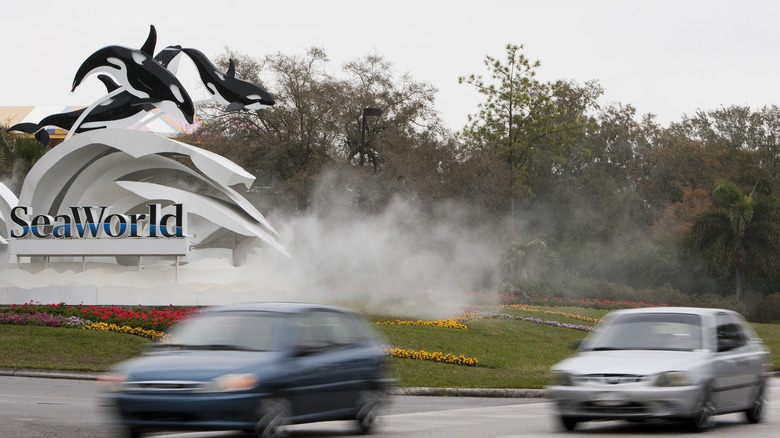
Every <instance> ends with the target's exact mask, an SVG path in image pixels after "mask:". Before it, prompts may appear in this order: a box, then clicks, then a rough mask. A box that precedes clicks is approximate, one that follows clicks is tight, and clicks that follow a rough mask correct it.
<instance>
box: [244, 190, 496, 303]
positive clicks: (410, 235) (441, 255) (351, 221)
mask: <svg viewBox="0 0 780 438" xmlns="http://www.w3.org/2000/svg"><path fill="white" fill-rule="evenodd" d="M323 186H327V184H323V185H322V186H321V187H323ZM352 198H353V197H352V196H351V194H350V193H343V192H342V193H333V192H329V191H326V190H325V189H323V188H321V189H318V190H317V191H316V192H315V194H314V197H313V199H315V200H316V201H315V202H314V204H313V206H312V208H311V209H310V210H309V213H307V214H305V215H303V216H296V217H281V216H280V217H276V216H272V217H271V218H270V220H271V223H272V224H274V226H275V227H277V230H278V231H279V234H280V236H279V240H280V241H281V243H282V244H283V245H285V247H286V248H287V249H288V251H289V252H290V254H291V255H292V257H291V258H287V257H284V256H283V255H281V254H278V253H276V252H275V251H273V250H266V251H264V255H263V257H261V258H260V259H259V260H256V261H255V262H254V263H255V264H256V269H257V273H258V278H259V279H261V281H262V282H263V283H264V284H265V285H266V286H267V287H269V288H272V289H275V290H280V291H283V294H284V296H285V297H286V298H288V299H290V300H303V301H326V302H333V303H336V304H342V303H343V304H347V305H350V306H352V307H359V308H360V310H363V311H367V312H373V313H388V314H403V315H407V316H419V317H441V316H447V315H449V316H452V315H453V314H454V313H456V312H457V311H459V310H462V309H463V307H464V306H465V305H466V304H468V303H470V302H472V300H473V294H472V292H474V291H483V290H486V289H490V288H491V287H493V286H495V283H496V281H497V280H498V278H499V272H498V269H499V266H500V265H499V256H500V254H501V243H500V239H501V234H502V233H500V232H497V231H496V230H495V229H493V228H491V227H482V226H474V224H473V222H472V221H471V220H470V218H471V215H470V214H469V211H468V208H467V206H463V205H456V204H454V203H446V204H442V205H437V206H433V208H429V207H431V206H425V207H428V208H423V207H424V206H421V205H418V204H416V203H414V202H413V201H409V200H406V199H403V198H401V197H395V198H394V199H393V200H392V201H391V202H390V203H389V204H388V206H387V207H386V208H385V209H384V210H383V211H381V212H380V213H379V214H373V215H367V214H365V213H361V212H360V211H359V210H358V209H357V208H356V207H355V206H354V202H352ZM272 252H273V253H272ZM250 263H252V262H251V261H250Z"/></svg>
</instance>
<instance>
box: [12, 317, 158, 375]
mask: <svg viewBox="0 0 780 438" xmlns="http://www.w3.org/2000/svg"><path fill="white" fill-rule="evenodd" d="M148 343H149V340H147V339H144V338H140V337H138V336H133V335H127V334H122V333H112V332H98V331H92V330H81V329H77V328H61V327H33V326H15V325H4V324H0V367H6V368H35V369H46V370H73V371H105V370H107V369H108V368H109V367H110V366H111V365H113V364H115V363H117V362H119V361H121V360H124V359H127V358H129V357H133V356H136V355H138V354H140V353H141V351H143V349H144V345H147V344H148Z"/></svg>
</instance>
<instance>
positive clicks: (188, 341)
mask: <svg viewBox="0 0 780 438" xmlns="http://www.w3.org/2000/svg"><path fill="white" fill-rule="evenodd" d="M279 320H280V317H279V315H278V314H275V313H272V312H251V311H246V312H244V311H241V312H233V311H231V312H213V313H203V314H201V315H198V316H197V317H194V318H191V319H189V320H187V321H185V322H183V323H181V324H179V325H177V326H176V327H175V328H174V330H172V331H171V337H170V339H171V341H170V342H171V343H173V344H177V345H180V346H186V347H203V348H207V347H215V348H216V347H221V348H227V347H236V348H237V349H245V350H262V351H265V350H273V349H277V348H278V342H276V337H277V336H276V334H277V330H278V327H279Z"/></svg>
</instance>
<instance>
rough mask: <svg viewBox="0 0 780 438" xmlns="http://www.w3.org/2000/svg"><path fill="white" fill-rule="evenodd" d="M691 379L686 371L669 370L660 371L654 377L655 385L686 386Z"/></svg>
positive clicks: (689, 383)
mask: <svg viewBox="0 0 780 438" xmlns="http://www.w3.org/2000/svg"><path fill="white" fill-rule="evenodd" d="M688 385H691V379H690V377H689V376H688V373H686V372H683V371H669V372H666V373H661V374H659V375H658V378H656V379H655V386H688Z"/></svg>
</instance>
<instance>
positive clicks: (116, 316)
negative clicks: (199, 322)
mask: <svg viewBox="0 0 780 438" xmlns="http://www.w3.org/2000/svg"><path fill="white" fill-rule="evenodd" d="M197 312H198V308H197V307H174V306H168V307H159V308H155V307H152V308H141V307H136V308H127V307H118V306H85V305H83V304H79V305H78V306H69V305H65V304H41V303H39V302H33V301H30V302H29V303H24V304H11V305H10V306H8V307H4V308H0V315H1V314H3V313H17V314H35V313H46V314H51V315H54V316H60V317H70V316H75V317H79V318H82V319H87V320H90V321H98V322H105V323H107V324H116V325H118V326H130V327H138V328H142V329H146V330H157V331H162V330H167V329H168V328H169V327H171V326H172V325H173V324H175V323H177V322H179V321H182V320H184V319H186V318H189V317H190V315H193V314H195V313H197Z"/></svg>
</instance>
